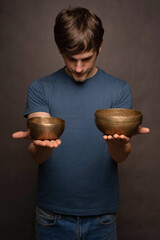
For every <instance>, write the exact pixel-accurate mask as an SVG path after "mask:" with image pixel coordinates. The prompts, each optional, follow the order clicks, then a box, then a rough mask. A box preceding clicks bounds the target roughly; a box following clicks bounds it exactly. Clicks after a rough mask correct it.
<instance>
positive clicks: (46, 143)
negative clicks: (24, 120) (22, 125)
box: [12, 131, 61, 148]
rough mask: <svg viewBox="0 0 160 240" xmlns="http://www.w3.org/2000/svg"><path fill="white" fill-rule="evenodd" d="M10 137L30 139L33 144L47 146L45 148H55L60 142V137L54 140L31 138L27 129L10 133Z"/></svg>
mask: <svg viewBox="0 0 160 240" xmlns="http://www.w3.org/2000/svg"><path fill="white" fill-rule="evenodd" d="M12 137H13V138H14V139H18V138H22V139H30V140H31V141H32V143H34V145H36V146H40V147H47V148H57V147H58V146H59V145H60V144H61V140H60V139H56V140H34V139H32V138H31V136H30V133H29V131H25V132H23V131H19V132H15V133H13V134H12Z"/></svg>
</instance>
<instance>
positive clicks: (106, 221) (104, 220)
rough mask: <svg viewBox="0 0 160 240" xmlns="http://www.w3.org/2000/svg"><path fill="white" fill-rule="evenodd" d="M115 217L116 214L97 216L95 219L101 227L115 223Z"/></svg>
mask: <svg viewBox="0 0 160 240" xmlns="http://www.w3.org/2000/svg"><path fill="white" fill-rule="evenodd" d="M116 216H117V215H116V213H112V214H104V215H101V216H98V217H97V219H98V222H99V223H100V224H101V225H106V226H107V225H110V224H112V223H114V222H115V221H116Z"/></svg>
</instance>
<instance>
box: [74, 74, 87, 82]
mask: <svg viewBox="0 0 160 240" xmlns="http://www.w3.org/2000/svg"><path fill="white" fill-rule="evenodd" d="M72 77H73V79H74V80H75V81H76V82H85V81H86V80H87V76H86V74H82V75H81V74H73V75H72Z"/></svg>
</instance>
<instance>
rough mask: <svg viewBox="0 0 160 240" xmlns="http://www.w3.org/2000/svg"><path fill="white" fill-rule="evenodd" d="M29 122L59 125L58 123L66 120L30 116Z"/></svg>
mask: <svg viewBox="0 0 160 240" xmlns="http://www.w3.org/2000/svg"><path fill="white" fill-rule="evenodd" d="M27 121H28V123H31V124H32V123H34V124H38V125H46V126H47V125H57V124H62V125H63V124H64V120H63V119H60V118H54V117H33V118H29V119H28V120H27Z"/></svg>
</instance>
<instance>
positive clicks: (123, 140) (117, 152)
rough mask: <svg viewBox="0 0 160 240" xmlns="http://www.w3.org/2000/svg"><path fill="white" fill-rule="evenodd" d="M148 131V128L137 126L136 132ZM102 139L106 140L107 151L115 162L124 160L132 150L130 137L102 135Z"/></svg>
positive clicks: (143, 132)
mask: <svg viewBox="0 0 160 240" xmlns="http://www.w3.org/2000/svg"><path fill="white" fill-rule="evenodd" d="M149 132H150V130H149V128H144V127H139V129H138V132H137V134H145V133H149ZM103 139H104V140H106V141H107V144H108V151H109V153H110V155H111V156H112V158H113V159H114V160H115V161H116V162H117V163H120V162H123V161H125V160H126V159H127V157H128V155H129V154H130V153H131V151H132V147H131V144H130V142H129V141H130V138H128V137H126V136H124V135H118V134H114V136H111V135H109V136H107V135H104V136H103Z"/></svg>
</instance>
